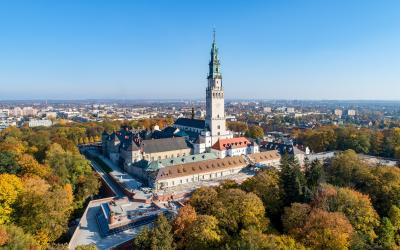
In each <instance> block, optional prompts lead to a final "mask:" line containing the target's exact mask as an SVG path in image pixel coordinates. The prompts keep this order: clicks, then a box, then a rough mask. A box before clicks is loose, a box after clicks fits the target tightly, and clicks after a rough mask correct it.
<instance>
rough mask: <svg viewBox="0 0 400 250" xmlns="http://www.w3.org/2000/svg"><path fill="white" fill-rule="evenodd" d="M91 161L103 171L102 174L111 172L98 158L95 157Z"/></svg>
mask: <svg viewBox="0 0 400 250" xmlns="http://www.w3.org/2000/svg"><path fill="white" fill-rule="evenodd" d="M93 161H94V162H96V163H97V165H99V166H100V167H101V169H103V171H104V172H106V173H110V172H112V171H113V170H112V169H111V168H110V167H109V166H108V165H107V163H105V162H104V161H103V160H102V159H101V158H100V157H98V156H96V157H94V158H93Z"/></svg>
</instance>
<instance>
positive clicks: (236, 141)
mask: <svg viewBox="0 0 400 250" xmlns="http://www.w3.org/2000/svg"><path fill="white" fill-rule="evenodd" d="M249 144H251V142H250V141H249V140H248V139H247V138H246V137H236V138H231V139H219V140H218V141H217V142H216V143H215V144H214V145H213V146H212V147H211V148H212V149H215V150H226V149H229V148H244V147H247V146H248V145H249Z"/></svg>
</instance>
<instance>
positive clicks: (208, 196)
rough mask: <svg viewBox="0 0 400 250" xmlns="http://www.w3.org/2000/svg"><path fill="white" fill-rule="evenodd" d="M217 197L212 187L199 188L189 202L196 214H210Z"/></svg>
mask: <svg viewBox="0 0 400 250" xmlns="http://www.w3.org/2000/svg"><path fill="white" fill-rule="evenodd" d="M217 196H218V193H217V191H216V190H215V189H214V188H212V187H200V188H198V189H196V190H195V191H194V192H193V194H192V197H191V198H190V200H189V204H190V205H191V206H193V207H194V208H195V210H196V212H197V213H198V214H210V213H211V209H212V208H213V207H214V202H215V201H216V199H217Z"/></svg>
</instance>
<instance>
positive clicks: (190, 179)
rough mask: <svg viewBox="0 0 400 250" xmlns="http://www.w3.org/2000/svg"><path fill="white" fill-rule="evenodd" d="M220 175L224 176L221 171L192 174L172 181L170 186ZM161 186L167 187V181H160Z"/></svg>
mask: <svg viewBox="0 0 400 250" xmlns="http://www.w3.org/2000/svg"><path fill="white" fill-rule="evenodd" d="M234 172H235V171H234V170H233V169H231V170H229V174H233V173H234ZM222 176H224V173H223V172H219V173H212V174H206V175H199V176H198V177H197V176H194V177H193V176H192V177H191V178H186V179H180V180H179V181H172V182H171V187H172V186H175V185H180V184H185V183H190V182H195V181H201V180H206V179H212V178H218V177H222ZM161 186H164V187H168V182H162V183H161Z"/></svg>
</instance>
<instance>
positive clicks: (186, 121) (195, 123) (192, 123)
mask: <svg viewBox="0 0 400 250" xmlns="http://www.w3.org/2000/svg"><path fill="white" fill-rule="evenodd" d="M175 125H180V126H185V127H192V128H198V129H204V128H205V126H206V122H205V120H200V119H190V118H178V119H177V120H176V121H175Z"/></svg>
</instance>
